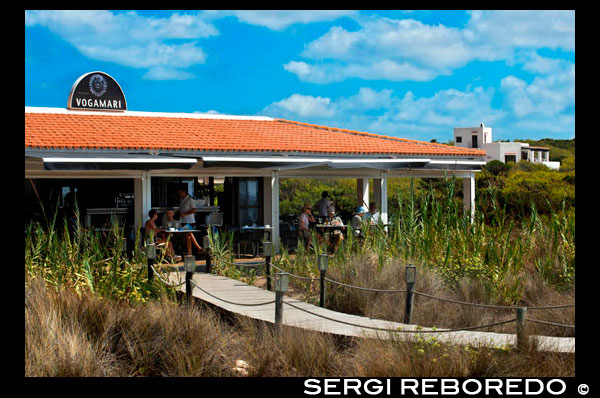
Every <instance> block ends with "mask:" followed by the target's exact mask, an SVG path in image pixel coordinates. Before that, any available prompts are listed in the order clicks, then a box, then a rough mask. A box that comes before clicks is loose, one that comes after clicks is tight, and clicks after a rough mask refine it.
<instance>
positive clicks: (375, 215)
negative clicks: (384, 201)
mask: <svg viewBox="0 0 600 398" xmlns="http://www.w3.org/2000/svg"><path fill="white" fill-rule="evenodd" d="M365 218H366V219H367V220H369V222H370V223H371V225H373V224H377V223H379V220H380V219H381V218H380V215H379V212H378V211H377V203H376V202H371V203H369V211H368V212H367V213H366V214H365Z"/></svg>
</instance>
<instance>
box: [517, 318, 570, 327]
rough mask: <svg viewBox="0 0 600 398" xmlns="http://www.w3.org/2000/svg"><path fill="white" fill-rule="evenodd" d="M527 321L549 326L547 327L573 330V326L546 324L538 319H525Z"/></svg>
mask: <svg viewBox="0 0 600 398" xmlns="http://www.w3.org/2000/svg"><path fill="white" fill-rule="evenodd" d="M525 319H526V320H527V321H530V322H533V323H540V324H542V325H549V326H558V327H561V328H569V329H575V325H565V324H562V323H555V322H547V321H541V320H539V319H531V318H525Z"/></svg>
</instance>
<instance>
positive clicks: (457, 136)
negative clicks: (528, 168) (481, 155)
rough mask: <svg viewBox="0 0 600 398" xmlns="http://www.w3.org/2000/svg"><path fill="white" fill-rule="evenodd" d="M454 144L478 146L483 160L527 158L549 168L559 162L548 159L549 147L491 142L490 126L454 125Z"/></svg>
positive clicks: (557, 164)
mask: <svg viewBox="0 0 600 398" xmlns="http://www.w3.org/2000/svg"><path fill="white" fill-rule="evenodd" d="M454 145H455V146H459V147H462V148H478V149H483V150H484V151H485V152H486V157H485V160H486V162H490V161H492V160H499V161H501V162H503V163H507V162H518V161H519V160H527V161H529V162H532V163H541V164H543V165H545V166H547V167H549V168H550V169H554V170H558V169H559V168H560V162H551V161H550V149H549V148H544V147H532V146H529V144H528V143H523V142H492V128H491V127H485V126H484V124H483V123H481V125H480V126H479V127H455V128H454Z"/></svg>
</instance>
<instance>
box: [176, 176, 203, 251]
mask: <svg viewBox="0 0 600 398" xmlns="http://www.w3.org/2000/svg"><path fill="white" fill-rule="evenodd" d="M177 195H179V198H180V201H179V219H180V221H181V223H182V224H189V226H190V227H191V228H192V229H194V228H195V226H196V217H194V213H195V212H196V208H195V205H194V199H192V197H191V196H190V195H188V193H187V191H186V190H185V189H184V188H183V187H180V188H179V189H177ZM185 241H186V246H187V253H186V254H192V244H193V245H194V247H196V250H198V251H199V252H202V251H204V249H203V248H202V246H200V245H199V244H198V242H197V241H196V238H195V237H194V234H193V233H191V232H190V233H187V234H185Z"/></svg>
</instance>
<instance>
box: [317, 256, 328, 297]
mask: <svg viewBox="0 0 600 398" xmlns="http://www.w3.org/2000/svg"><path fill="white" fill-rule="evenodd" d="M328 265H329V255H327V254H320V255H319V271H320V273H321V285H320V292H319V306H320V307H325V275H326V274H327V266H328Z"/></svg>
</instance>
